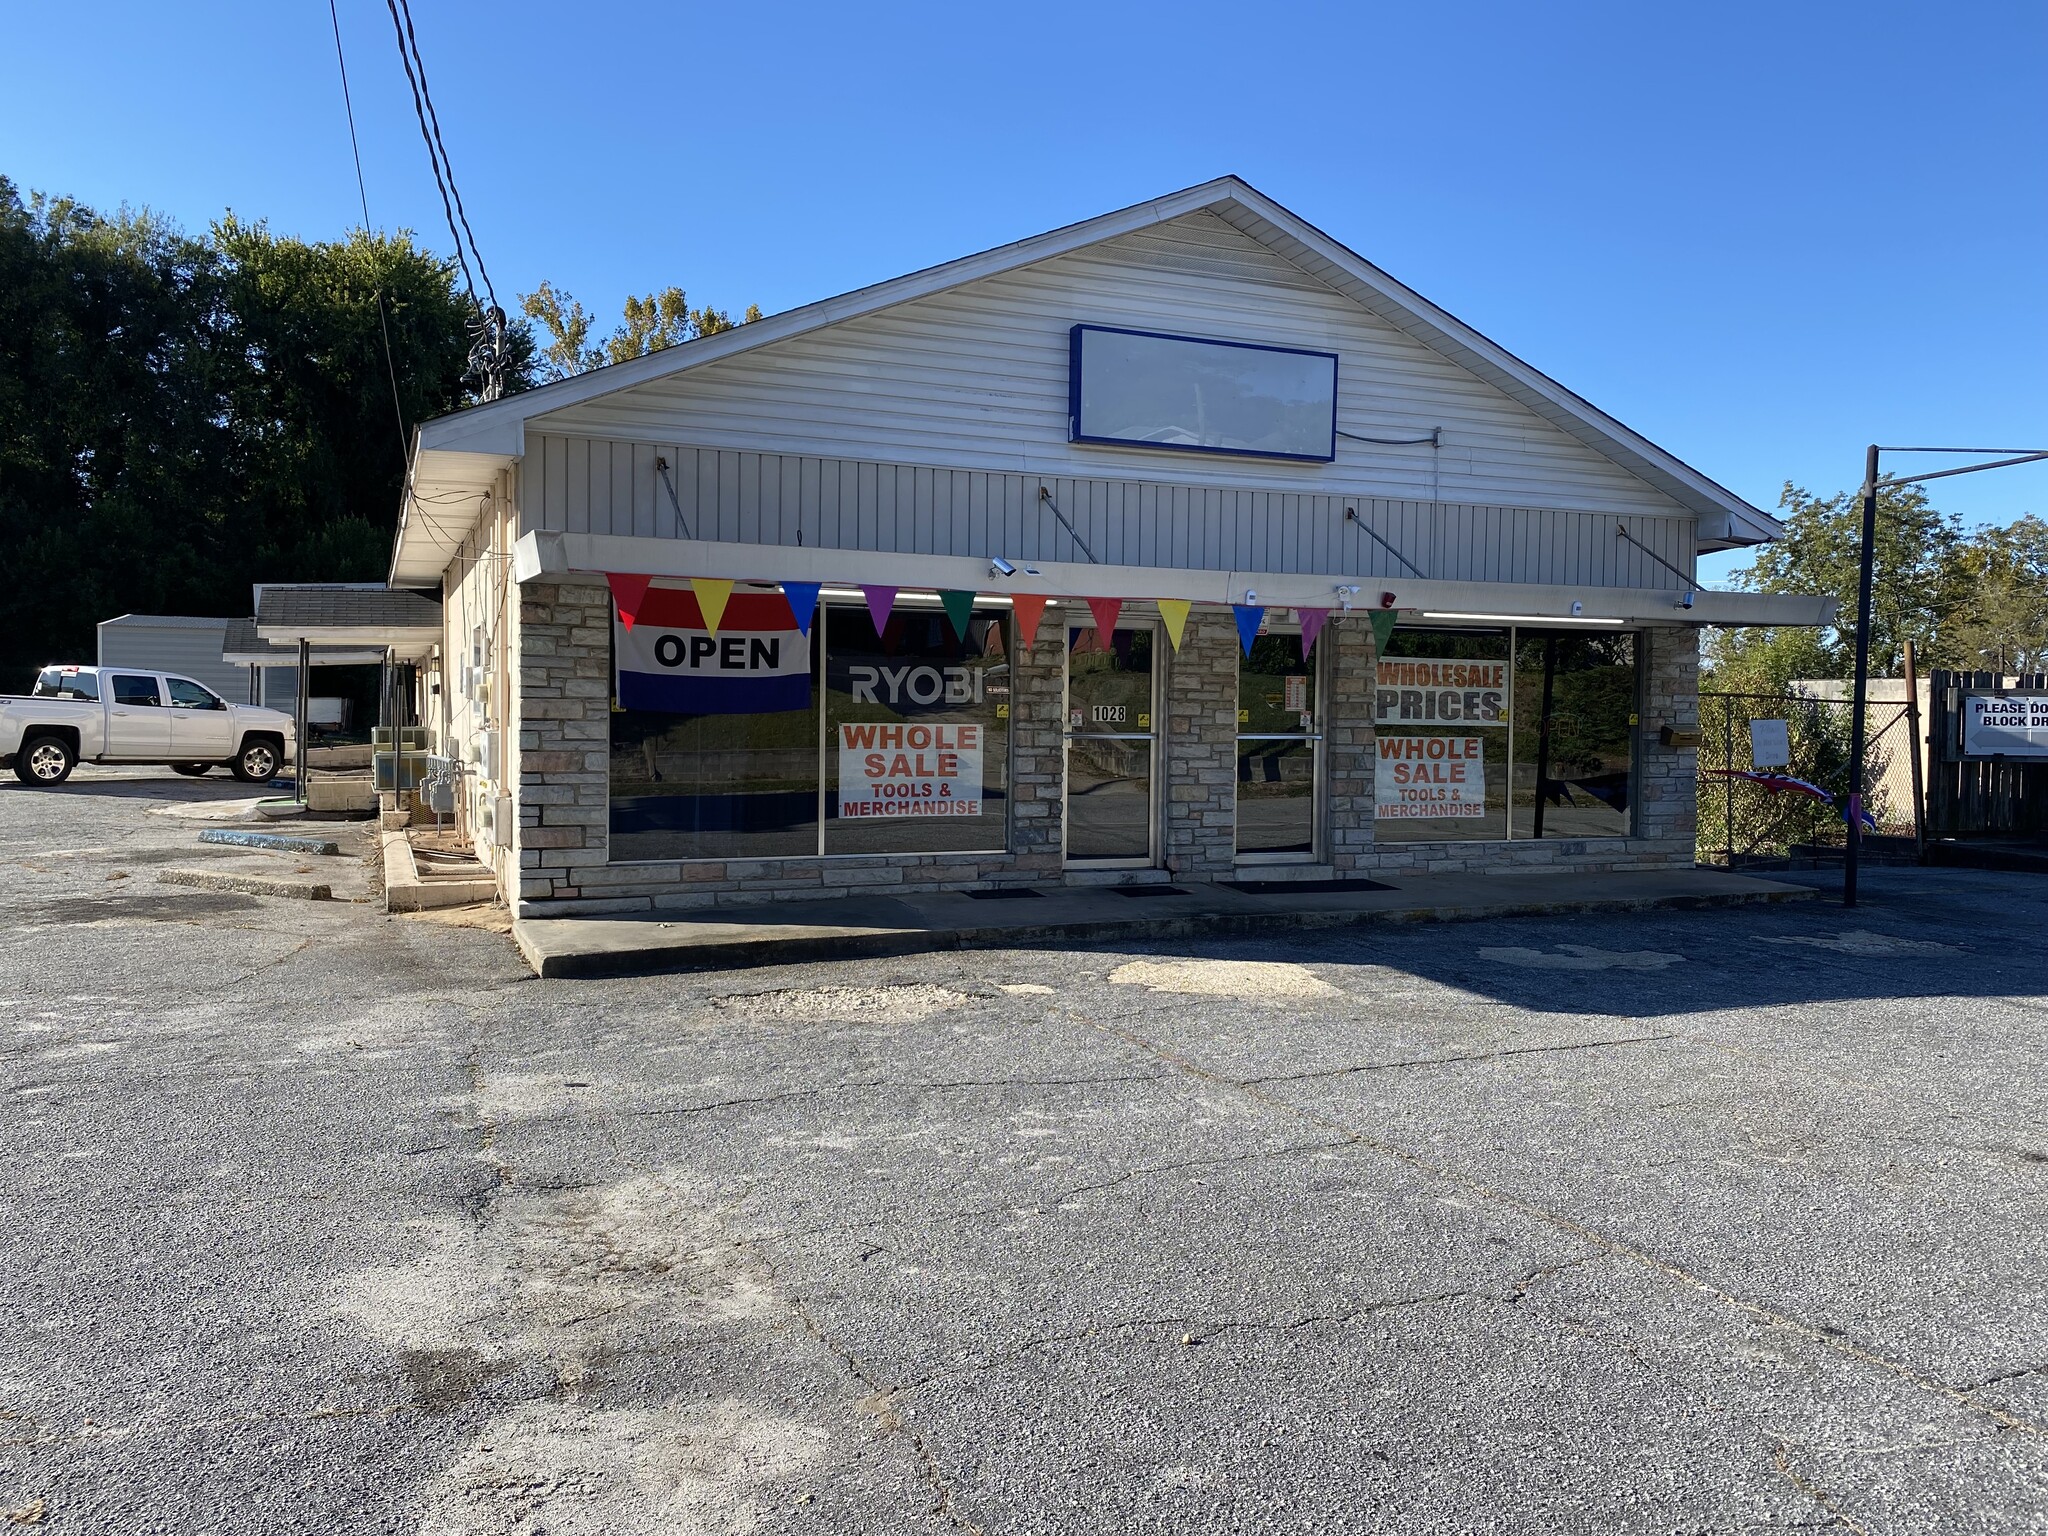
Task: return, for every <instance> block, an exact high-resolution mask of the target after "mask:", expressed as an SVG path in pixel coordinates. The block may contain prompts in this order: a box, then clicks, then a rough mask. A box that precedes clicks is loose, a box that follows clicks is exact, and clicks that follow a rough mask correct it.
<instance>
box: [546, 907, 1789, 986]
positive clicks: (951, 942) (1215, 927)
mask: <svg viewBox="0 0 2048 1536" xmlns="http://www.w3.org/2000/svg"><path fill="white" fill-rule="evenodd" d="M1819 895H1820V893H1819V891H1817V890H1813V889H1810V888H1806V887H1797V886H1787V887H1784V888H1782V889H1779V890H1773V891H1743V892H1716V893H1708V894H1669V895H1648V896H1615V897H1585V898H1573V899H1565V900H1550V899H1545V900H1536V901H1501V902H1488V903H1476V904H1475V903H1457V904H1443V905H1437V906H1418V907H1394V908H1380V909H1375V910H1365V911H1359V910H1355V909H1353V910H1342V909H1338V910H1328V911H1320V912H1303V911H1298V910H1297V911H1285V912H1194V913H1184V914H1181V915H1178V916H1172V915H1165V914H1162V915H1160V916H1157V917H1139V918H1129V919H1124V920H1118V921H1110V922H1102V921H1089V922H1076V923H1041V924H1018V925H1006V926H1002V927H976V928H874V929H825V930H822V931H817V930H814V931H811V932H808V933H790V934H787V935H781V936H776V935H773V934H772V933H764V934H763V935H762V936H761V937H747V938H734V939H727V940H714V941H708V942H706V943H702V944H675V943H659V942H657V943H650V944H648V945H646V946H644V947H641V948H637V949H612V950H558V949H552V948H550V947H549V946H548V944H547V943H546V942H545V938H544V935H543V934H539V933H536V932H535V931H534V928H533V925H534V923H536V922H546V921H549V920H548V919H521V920H519V921H518V922H515V923H514V924H513V925H512V938H513V941H514V942H515V943H516V944H518V946H519V952H520V954H521V955H523V956H524V957H525V959H526V963H527V964H528V965H530V966H532V967H533V971H534V974H535V975H536V976H538V977H539V978H541V979H542V980H545V981H552V980H558V979H559V980H579V981H592V980H598V979H601V978H605V977H621V976H654V975H679V974H684V973H687V972H692V971H723V970H743V969H749V968H753V967H758V966H767V965H795V964H802V963H806V962H815V961H820V960H853V959H873V958H886V957H890V956H896V955H915V954H929V953H934V952H942V951H949V950H963V949H1042V948H1048V947H1061V948H1094V947H1098V946H1102V945H1110V944H1117V943H1124V942H1131V941H1142V940H1148V939H1185V938H1197V937H1207V936H1216V937H1231V936H1249V935H1259V934H1272V933H1286V932H1301V931H1302V930H1304V929H1329V928H1352V927H1364V926H1366V925H1369V924H1375V923H1443V922H1464V921H1470V920H1478V919H1484V918H1500V917H1550V916H1558V915H1563V914H1572V913H1586V912H1644V911H1649V910H1652V909H1654V908H1671V909H1677V910H1692V909H1698V908H1705V907H1736V906H1751V905H1756V904H1759V903H1778V902H1787V901H1812V900H1815V899H1816V898H1817V897H1818V896H1819ZM648 926H649V928H650V929H651V930H652V931H651V932H650V934H649V937H650V939H653V938H655V937H656V936H657V935H661V934H673V933H675V931H676V928H677V927H680V926H684V924H683V923H681V922H680V921H679V922H678V923H675V924H671V925H668V926H666V927H664V926H661V925H659V924H656V923H650V924H649V925H648Z"/></svg>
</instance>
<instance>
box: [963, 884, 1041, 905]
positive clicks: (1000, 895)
mask: <svg viewBox="0 0 2048 1536" xmlns="http://www.w3.org/2000/svg"><path fill="white" fill-rule="evenodd" d="M960 894H961V895H962V896H965V897H967V898H968V900H970V901H1026V900H1029V901H1036V900H1038V898H1039V897H1041V896H1043V895H1044V894H1045V892H1043V891H1034V890H1032V889H1031V888H1030V887H1028V886H1022V885H999V886H997V887H996V888H995V889H994V890H990V891H962V892H961V893H960Z"/></svg>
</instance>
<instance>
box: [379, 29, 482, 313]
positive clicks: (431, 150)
mask: <svg viewBox="0 0 2048 1536" xmlns="http://www.w3.org/2000/svg"><path fill="white" fill-rule="evenodd" d="M385 4H386V5H388V6H389V7H390V8H391V19H392V22H393V23H394V24H396V23H397V22H398V18H399V14H400V13H401V12H403V13H404V16H405V23H404V27H403V30H402V35H401V37H400V40H399V52H400V54H401V55H404V54H407V53H408V52H409V53H410V55H411V57H410V59H409V61H408V62H407V65H406V78H407V79H408V80H410V79H411V78H412V72H413V69H414V68H415V67H417V68H418V70H419V85H418V90H417V93H416V95H415V97H414V101H413V108H414V110H415V111H418V109H419V107H420V104H421V103H422V102H424V103H425V105H426V116H425V118H424V119H423V120H422V121H421V123H420V131H421V132H422V133H423V134H424V133H426V132H427V128H428V124H429V123H431V124H432V127H433V133H432V137H431V138H430V139H429V141H428V144H427V152H428V154H430V155H435V156H437V157H438V165H439V166H440V167H442V168H445V169H446V170H447V173H448V184H447V187H446V188H445V189H444V192H443V203H444V205H445V202H446V200H447V198H448V197H449V196H452V197H453V198H454V199H455V217H456V218H460V219H461V220H462V234H463V235H465V236H467V237H468V239H469V253H470V255H472V256H474V257H475V258H476V270H477V275H478V276H479V277H481V278H482V279H483V280H484V292H485V293H487V294H489V295H490V300H491V307H492V308H493V309H495V308H497V307H498V290H497V289H496V288H495V287H493V286H492V284H491V274H490V273H489V272H488V271H487V270H486V269H485V267H484V253H483V251H482V250H481V249H479V248H478V246H477V243H476V234H475V232H474V231H473V230H471V229H470V227H469V214H468V212H467V210H465V209H464V208H463V206H462V189H461V188H460V187H459V186H457V185H456V183H455V162H454V161H453V160H451V159H450V158H449V156H448V146H447V144H446V143H444V142H443V141H442V138H441V116H440V114H439V113H438V112H436V111H435V110H434V95H433V92H431V91H430V90H428V89H427V61H426V60H425V59H424V58H422V57H421V56H420V44H419V39H418V37H416V36H415V35H414V33H413V29H412V5H411V3H410V0H385ZM435 179H436V180H437V181H438V180H439V179H440V171H439V170H438V169H437V170H436V172H435ZM449 232H450V233H451V234H452V233H453V232H454V220H453V219H452V218H451V220H450V221H449ZM461 238H462V237H461V236H458V237H457V240H456V243H457V245H460V244H461Z"/></svg>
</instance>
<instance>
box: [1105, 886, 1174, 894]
mask: <svg viewBox="0 0 2048 1536" xmlns="http://www.w3.org/2000/svg"><path fill="white" fill-rule="evenodd" d="M1106 889H1107V890H1109V891H1110V892H1111V893H1113V894H1114V895H1118V896H1192V895H1194V892H1193V891H1184V890H1182V889H1181V888H1180V887H1179V886H1177V885H1112V886H1108V887H1106Z"/></svg>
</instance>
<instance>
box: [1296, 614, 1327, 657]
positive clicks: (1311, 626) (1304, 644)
mask: <svg viewBox="0 0 2048 1536" xmlns="http://www.w3.org/2000/svg"><path fill="white" fill-rule="evenodd" d="M1294 611H1295V612H1296V613H1298V614H1300V615H1301V655H1302V659H1303V660H1304V661H1306V660H1307V659H1308V657H1309V655H1310V653H1312V652H1313V651H1314V650H1315V648H1316V636H1317V635H1320V634H1321V633H1322V632H1323V620H1325V619H1327V618H1328V617H1329V616H1330V610H1329V609H1327V608H1297V609H1295V610H1294Z"/></svg>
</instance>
